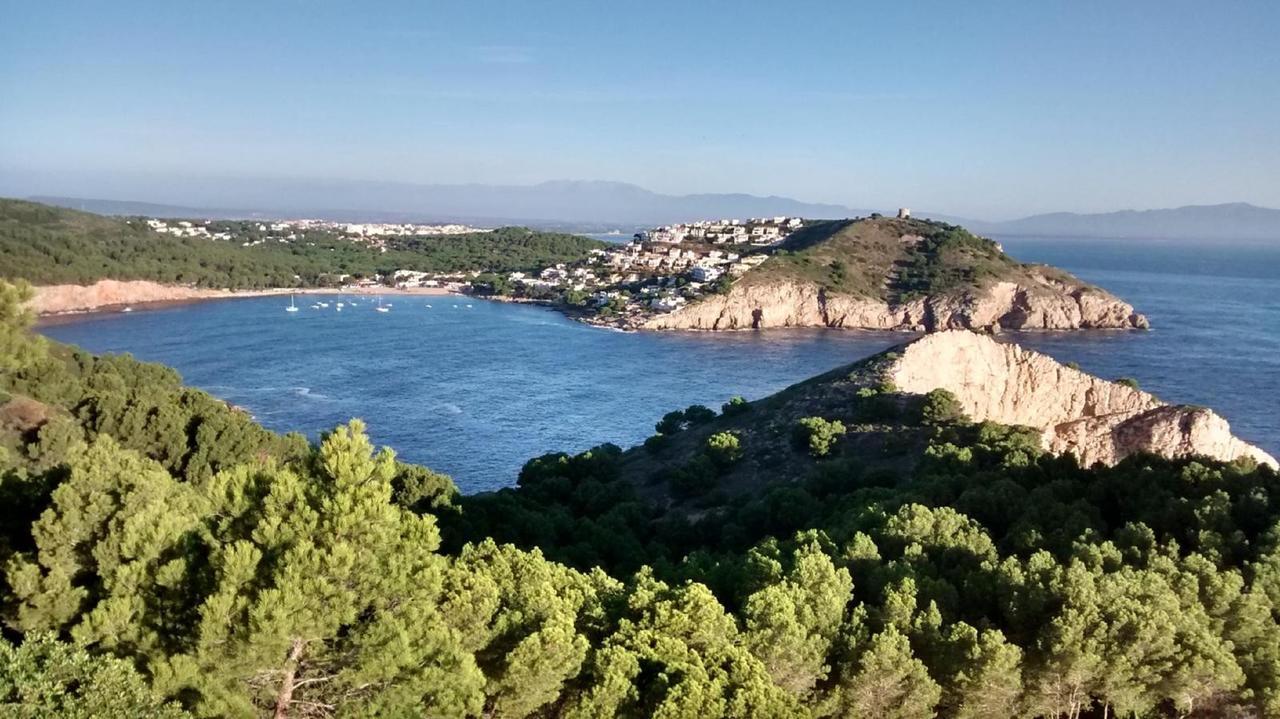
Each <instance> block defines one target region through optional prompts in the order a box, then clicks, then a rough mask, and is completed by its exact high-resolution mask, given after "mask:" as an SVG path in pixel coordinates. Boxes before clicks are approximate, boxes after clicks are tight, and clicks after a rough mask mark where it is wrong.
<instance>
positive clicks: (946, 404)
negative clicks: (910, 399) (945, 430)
mask: <svg viewBox="0 0 1280 719" xmlns="http://www.w3.org/2000/svg"><path fill="white" fill-rule="evenodd" d="M920 419H921V420H923V421H924V423H925V424H934V425H937V424H953V423H955V422H962V421H964V420H966V419H968V416H967V415H965V413H964V408H963V407H961V406H960V400H959V398H957V397H956V396H955V395H954V394H952V393H951V392H950V391H948V390H945V389H941V388H939V389H935V390H932V391H930V392H929V393H928V394H926V395H925V396H924V404H923V406H921V407H920Z"/></svg>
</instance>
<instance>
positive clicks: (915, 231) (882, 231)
mask: <svg viewBox="0 0 1280 719" xmlns="http://www.w3.org/2000/svg"><path fill="white" fill-rule="evenodd" d="M904 236H907V237H918V238H923V239H921V240H915V241H904V240H903V239H902V238H903V237H904ZM1034 274H1039V275H1043V276H1047V277H1050V278H1053V279H1058V280H1063V281H1069V282H1072V283H1075V284H1082V283H1080V282H1079V280H1076V279H1075V278H1073V277H1071V276H1070V275H1068V274H1067V273H1065V272H1062V271H1060V270H1057V269H1054V268H1049V267H1044V266H1040V265H1024V264H1022V263H1019V262H1017V261H1016V260H1014V259H1013V258H1011V257H1009V256H1008V255H1006V254H1004V252H1002V251H1001V250H1000V248H999V246H998V245H996V243H994V242H992V241H990V240H986V239H983V238H981V237H977V236H975V235H972V234H970V233H969V232H967V231H965V230H963V229H961V228H958V227H954V226H950V225H943V224H940V223H933V222H928V221H925V220H899V219H890V218H879V219H867V220H856V221H854V220H831V221H824V222H820V223H816V224H813V225H809V226H807V227H805V228H804V229H802V230H800V231H799V232H796V233H795V234H794V235H792V236H791V237H790V238H789V239H788V240H787V242H786V243H785V244H784V245H783V246H782V247H781V248H780V251H779V252H778V253H777V254H775V255H774V256H773V257H771V258H770V259H769V260H767V261H766V262H764V263H763V264H761V265H760V266H759V267H757V268H756V269H754V270H752V271H751V272H748V273H747V274H746V275H744V276H743V278H742V280H741V282H742V283H743V284H746V285H752V284H772V283H777V282H806V283H811V284H815V285H818V286H820V287H823V288H825V289H826V290H827V291H828V292H832V293H836V294H843V295H851V296H855V297H865V298H868V299H878V300H883V301H888V302H892V301H898V300H904V299H911V298H914V297H919V296H923V295H926V294H934V293H950V292H955V291H962V290H966V289H977V288H980V287H983V286H985V285H987V284H989V283H991V282H995V281H999V280H1011V281H1015V282H1017V281H1031V280H1032V277H1033V275H1034Z"/></svg>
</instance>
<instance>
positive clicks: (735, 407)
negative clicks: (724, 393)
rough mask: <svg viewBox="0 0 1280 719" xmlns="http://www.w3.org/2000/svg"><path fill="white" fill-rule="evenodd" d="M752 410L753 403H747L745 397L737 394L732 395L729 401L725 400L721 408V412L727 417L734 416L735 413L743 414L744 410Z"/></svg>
mask: <svg viewBox="0 0 1280 719" xmlns="http://www.w3.org/2000/svg"><path fill="white" fill-rule="evenodd" d="M750 410H751V405H750V404H748V403H747V400H746V399H745V398H744V397H741V396H737V395H735V396H733V397H730V398H729V401H728V402H725V403H724V405H723V406H721V408H720V412H721V413H722V414H724V416H726V417H733V416H735V415H739V414H742V413H743V412H749V411H750Z"/></svg>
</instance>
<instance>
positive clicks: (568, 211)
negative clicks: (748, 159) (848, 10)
mask: <svg viewBox="0 0 1280 719" xmlns="http://www.w3.org/2000/svg"><path fill="white" fill-rule="evenodd" d="M188 194H189V196H191V197H199V198H202V201H201V202H198V203H190V201H188V202H183V203H182V204H181V205H174V206H171V207H167V206H164V205H162V204H157V203H155V202H122V201H118V200H100V199H86V198H80V197H60V196H33V197H30V198H28V199H31V200H35V201H37V202H44V203H48V204H55V205H63V206H67V207H73V208H76V209H82V210H86V211H89V212H100V213H108V214H126V215H128V214H137V215H150V216H155V217H190V216H193V215H195V216H210V217H218V218H240V217H269V216H283V215H288V216H291V217H297V216H306V217H317V218H321V219H345V220H351V221H386V222H394V221H424V222H468V223H472V224H513V223H518V224H527V225H531V226H536V227H540V228H547V229H553V228H554V229H565V228H568V227H574V228H588V229H593V228H603V229H613V228H622V229H627V228H641V227H650V226H653V225H655V224H666V223H670V222H681V221H685V220H696V219H704V218H714V217H761V216H772V215H801V216H804V217H846V216H851V215H859V214H868V213H869V212H870V211H869V210H855V209H851V208H848V207H842V206H840V205H825V204H817V203H811V202H801V201H799V200H793V199H791V198H787V197H757V196H754V195H745V194H700V195H663V194H659V193H656V192H650V191H649V190H646V189H644V188H642V187H638V186H636V185H630V184H627V183H622V182H600V181H570V180H557V181H552V182H543V183H541V184H537V185H412V184H405V183H394V182H345V181H342V182H310V181H284V180H279V181H277V180H264V181H256V180H255V181H254V182H253V183H252V187H246V188H245V189H244V190H243V191H236V190H234V189H233V188H226V187H218V188H193V191H192V192H190V193H188ZM264 198H270V199H269V200H267V199H264ZM191 204H198V205H199V207H198V208H197V207H192V206H191ZM201 208H203V209H201Z"/></svg>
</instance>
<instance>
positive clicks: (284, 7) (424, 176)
mask: <svg viewBox="0 0 1280 719" xmlns="http://www.w3.org/2000/svg"><path fill="white" fill-rule="evenodd" d="M0 3H3V8H0V10H2V12H3V15H2V16H3V17H4V22H3V23H0V169H3V170H4V171H5V177H6V179H5V183H4V184H3V185H0V191H4V192H8V193H10V194H13V193H15V192H25V191H27V190H29V191H30V192H48V191H52V190H56V189H58V188H59V187H62V186H64V185H65V186H66V187H68V188H69V189H75V190H79V191H88V190H95V189H97V188H101V191H100V192H97V193H96V195H95V196H98V197H113V192H112V189H113V185H115V184H117V183H115V178H119V177H129V178H133V179H132V184H130V185H129V186H130V187H131V188H143V190H135V191H145V188H146V187H147V186H148V185H147V183H152V184H153V185H154V187H156V188H158V189H159V188H163V187H166V186H172V185H173V184H174V183H181V182H182V181H185V180H189V179H191V178H213V179H212V180H210V181H218V182H245V181H252V179H253V178H260V177H269V178H312V179H314V178H342V179H367V180H392V181H404V182H415V183H417V182H420V183H466V182H477V183H512V184H526V183H536V182H540V181H543V180H550V179H565V178H570V179H606V180H619V181H625V182H633V183H636V184H639V185H642V186H644V187H647V188H649V189H652V190H655V191H660V192H670V193H690V192H751V193H755V194H781V195H788V196H792V197H796V198H799V199H804V200H810V201H822V202H837V203H842V204H846V205H851V206H854V207H876V206H883V207H896V206H898V205H909V206H912V207H920V208H929V209H932V210H934V211H937V212H950V213H953V214H958V215H966V216H975V217H984V218H991V219H1000V218H1005V217H1013V216H1017V215H1022V214H1028V213H1032V212H1040V211H1049V210H1075V211H1098V210H1111V209H1119V208H1126V207H1137V208H1146V207H1165V206H1174V205H1180V204H1191V203H1214V202H1230V201H1248V202H1253V203H1256V204H1262V205H1268V206H1272V207H1277V206H1280V137H1278V134H1280V130H1278V128H1280V42H1277V41H1276V39H1275V38H1276V37H1277V35H1280V3H1274V2H1255V3H1249V2H1219V3H1206V2H1194V3H1193V2H1083V1H1081V2H1026V1H1025V0H1024V1H1020V2H1001V3H996V2H954V1H953V2H936V3H934V2H900V3H893V2H874V3H873V2H865V3H855V2H829V3H805V2H788V3H772V2H770V3H764V2H761V3H754V2H736V3H731V2H724V3H721V2H688V1H687V0H686V1H685V2H672V3H667V2H643V3H603V2H536V3H534V2H524V3H514V2H513V3H493V2H483V1H480V0H472V1H471V2H465V3H462V2H459V3H434V2H398V3H391V2H381V3H379V2H368V3H357V2H337V1H334V2H320V1H318V0H312V1H303V0H297V1H294V2H271V1H270V0H262V1H260V2H252V3H249V2H201V3H195V2H181V1H172V2H163V3H162V2H156V3H150V2H129V1H128V0H120V1H118V2H111V3H108V2H100V1H95V2H72V1H67V2H29V1H26V0H0ZM68 178H71V179H68ZM139 178H141V179H139ZM73 180H74V181H73ZM58 183H63V185H59V184H58ZM30 192H25V193H26V194H29V193H30ZM115 199H140V200H145V199H151V198H146V197H129V198H115ZM166 199H171V198H166Z"/></svg>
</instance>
